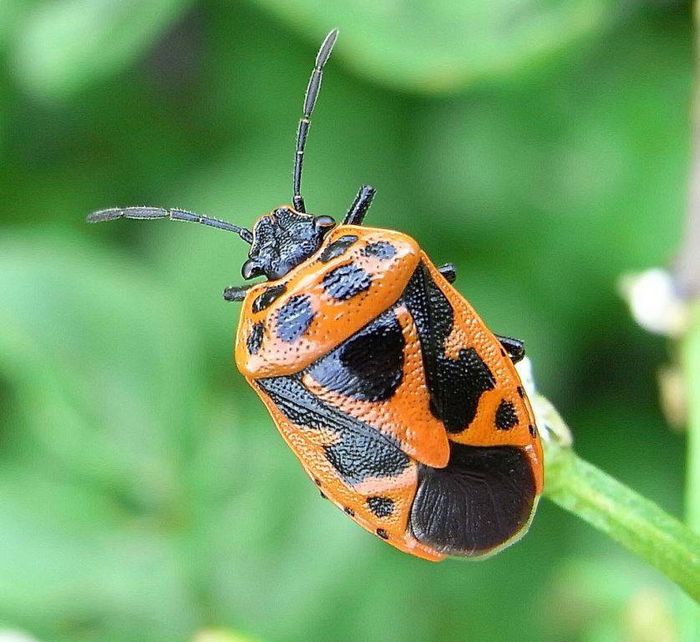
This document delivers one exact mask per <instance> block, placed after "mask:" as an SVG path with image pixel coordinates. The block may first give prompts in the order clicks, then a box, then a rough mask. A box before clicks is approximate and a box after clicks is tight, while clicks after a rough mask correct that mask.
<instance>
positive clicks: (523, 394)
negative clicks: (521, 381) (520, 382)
mask: <svg viewBox="0 0 700 642" xmlns="http://www.w3.org/2000/svg"><path fill="white" fill-rule="evenodd" d="M518 395H520V398H521V399H522V398H523V397H524V396H525V390H523V387H522V386H518Z"/></svg>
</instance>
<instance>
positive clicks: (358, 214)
mask: <svg viewBox="0 0 700 642" xmlns="http://www.w3.org/2000/svg"><path fill="white" fill-rule="evenodd" d="M375 193H376V190H375V189H374V187H372V186H371V185H363V186H362V187H360V191H359V192H357V196H356V197H355V200H354V201H353V203H352V205H351V206H350V209H349V210H348V213H347V214H346V215H345V218H344V219H343V225H362V221H363V220H364V218H365V216H366V214H367V210H368V209H369V206H370V205H371V204H372V199H373V198H374V194H375Z"/></svg>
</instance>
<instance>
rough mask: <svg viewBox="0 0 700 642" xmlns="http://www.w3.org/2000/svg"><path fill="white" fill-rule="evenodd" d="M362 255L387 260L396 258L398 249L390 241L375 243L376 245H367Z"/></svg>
mask: <svg viewBox="0 0 700 642" xmlns="http://www.w3.org/2000/svg"><path fill="white" fill-rule="evenodd" d="M362 254H364V255H365V256H374V257H376V258H378V259H382V260H386V259H391V258H394V256H395V255H396V248H395V247H394V246H393V245H392V244H391V243H389V242H388V241H375V242H374V243H367V245H365V247H364V249H363V250H362Z"/></svg>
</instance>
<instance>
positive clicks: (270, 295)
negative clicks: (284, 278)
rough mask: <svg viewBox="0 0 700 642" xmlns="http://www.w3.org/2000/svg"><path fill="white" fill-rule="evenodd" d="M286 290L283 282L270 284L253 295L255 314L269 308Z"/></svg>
mask: <svg viewBox="0 0 700 642" xmlns="http://www.w3.org/2000/svg"><path fill="white" fill-rule="evenodd" d="M286 291H287V286H286V285H285V284H284V283H280V284H279V285H272V286H270V287H269V288H267V289H266V290H264V291H263V292H261V293H260V294H258V296H256V297H255V301H253V306H252V308H253V312H255V313H256V314H257V313H258V312H262V311H263V310H265V309H266V308H269V307H270V306H271V305H272V304H273V303H274V302H275V301H277V299H279V298H280V297H281V296H282V295H283V294H284V293H285V292H286Z"/></svg>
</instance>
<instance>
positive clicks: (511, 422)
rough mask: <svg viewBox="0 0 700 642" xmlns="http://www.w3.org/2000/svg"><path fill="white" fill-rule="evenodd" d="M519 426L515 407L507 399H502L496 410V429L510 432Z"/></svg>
mask: <svg viewBox="0 0 700 642" xmlns="http://www.w3.org/2000/svg"><path fill="white" fill-rule="evenodd" d="M517 425H518V413H517V412H516V411H515V406H514V405H513V404H512V403H511V402H510V401H506V400H505V399H501V403H499V404H498V408H497V410H496V428H498V430H510V429H511V428H512V427H513V426H517Z"/></svg>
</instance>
